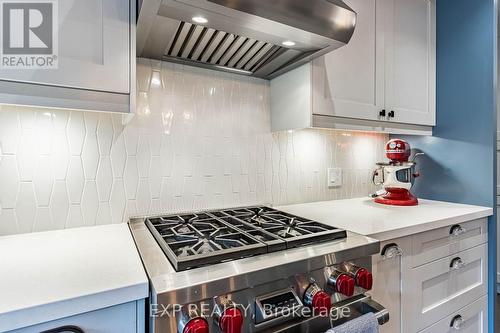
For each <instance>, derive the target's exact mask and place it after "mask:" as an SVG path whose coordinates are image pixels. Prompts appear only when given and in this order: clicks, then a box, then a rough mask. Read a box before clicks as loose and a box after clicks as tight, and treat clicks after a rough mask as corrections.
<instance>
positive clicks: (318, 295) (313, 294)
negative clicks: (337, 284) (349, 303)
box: [304, 283, 332, 316]
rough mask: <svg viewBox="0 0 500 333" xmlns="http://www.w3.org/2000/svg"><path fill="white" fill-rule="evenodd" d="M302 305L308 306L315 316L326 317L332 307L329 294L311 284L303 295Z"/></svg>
mask: <svg viewBox="0 0 500 333" xmlns="http://www.w3.org/2000/svg"><path fill="white" fill-rule="evenodd" d="M304 303H305V304H306V305H307V306H310V307H311V308H312V309H313V311H314V313H315V314H318V315H321V316H327V315H328V314H329V312H330V309H331V307H332V299H331V296H330V295H329V294H327V293H326V292H324V291H323V290H321V288H320V287H319V286H318V285H317V284H315V283H313V284H311V285H310V286H309V288H307V289H306V291H305V293H304Z"/></svg>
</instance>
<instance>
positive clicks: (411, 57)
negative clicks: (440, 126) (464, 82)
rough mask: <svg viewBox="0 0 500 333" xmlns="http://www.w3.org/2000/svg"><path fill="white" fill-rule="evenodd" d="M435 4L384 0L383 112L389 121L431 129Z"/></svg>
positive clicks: (420, 0) (427, 0) (422, 0)
mask: <svg viewBox="0 0 500 333" xmlns="http://www.w3.org/2000/svg"><path fill="white" fill-rule="evenodd" d="M435 8H436V7H435V0H384V11H383V12H384V14H385V15H384V20H383V22H384V32H385V38H384V43H385V48H384V49H385V108H386V109H387V112H393V114H394V116H393V117H392V118H393V121H396V122H403V123H410V124H422V125H435V114H436V113H435V105H436V101H435V90H436V84H435V82H436V78H435V76H436V65H435V62H436V61H435V54H436V37H435V36H436V31H435V21H436V16H435Z"/></svg>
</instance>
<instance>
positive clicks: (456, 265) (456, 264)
mask: <svg viewBox="0 0 500 333" xmlns="http://www.w3.org/2000/svg"><path fill="white" fill-rule="evenodd" d="M464 266H465V262H464V261H463V260H462V258H460V257H456V258H453V260H452V261H451V262H450V268H451V269H452V270H454V271H456V270H457V269H460V268H463V267H464Z"/></svg>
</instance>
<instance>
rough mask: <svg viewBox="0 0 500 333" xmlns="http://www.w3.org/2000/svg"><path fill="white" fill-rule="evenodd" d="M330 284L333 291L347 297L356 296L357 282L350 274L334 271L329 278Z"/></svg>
mask: <svg viewBox="0 0 500 333" xmlns="http://www.w3.org/2000/svg"><path fill="white" fill-rule="evenodd" d="M328 284H329V285H330V286H331V287H333V289H334V290H335V291H336V292H338V293H341V294H343V295H345V296H347V297H351V296H352V295H354V285H355V284H356V281H354V278H352V277H351V276H350V275H349V274H347V273H344V272H341V271H339V270H338V269H333V270H332V272H331V273H330V276H329V277H328Z"/></svg>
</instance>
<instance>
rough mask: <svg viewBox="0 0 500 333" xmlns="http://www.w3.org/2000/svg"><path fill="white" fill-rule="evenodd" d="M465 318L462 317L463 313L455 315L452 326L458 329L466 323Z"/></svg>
mask: <svg viewBox="0 0 500 333" xmlns="http://www.w3.org/2000/svg"><path fill="white" fill-rule="evenodd" d="M464 322H465V320H464V319H463V318H462V316H461V315H456V316H455V317H453V319H452V320H451V323H450V327H451V328H454V329H456V330H457V331H458V330H459V329H461V328H462V325H463V324H464Z"/></svg>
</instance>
